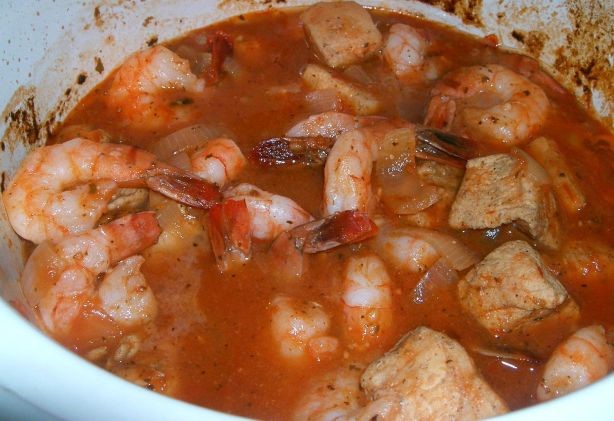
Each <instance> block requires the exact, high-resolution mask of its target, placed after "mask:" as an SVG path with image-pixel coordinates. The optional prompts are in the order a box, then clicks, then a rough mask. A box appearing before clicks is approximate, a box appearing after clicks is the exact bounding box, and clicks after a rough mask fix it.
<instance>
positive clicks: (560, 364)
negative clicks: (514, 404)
mask: <svg viewBox="0 0 614 421" xmlns="http://www.w3.org/2000/svg"><path fill="white" fill-rule="evenodd" d="M612 368H614V346H612V345H611V344H609V343H608V340H607V338H606V334H605V329H604V328H603V327H602V326H598V325H593V326H588V327H585V328H582V329H580V330H578V331H577V332H576V333H574V334H573V335H571V336H570V337H569V338H568V339H567V340H565V341H564V342H563V343H561V344H560V345H559V346H558V347H557V348H556V349H555V350H554V352H553V353H552V355H551V356H550V359H549V360H548V362H547V363H546V367H545V368H544V374H543V376H542V380H541V382H540V383H539V385H538V387H537V399H539V400H540V401H545V400H548V399H552V398H555V397H557V396H561V395H566V394H568V393H570V392H573V391H574V390H576V389H579V388H581V387H584V386H587V385H589V384H591V383H593V382H595V381H597V380H599V379H600V378H601V377H604V376H605V375H606V374H608V372H609V371H610V370H612Z"/></svg>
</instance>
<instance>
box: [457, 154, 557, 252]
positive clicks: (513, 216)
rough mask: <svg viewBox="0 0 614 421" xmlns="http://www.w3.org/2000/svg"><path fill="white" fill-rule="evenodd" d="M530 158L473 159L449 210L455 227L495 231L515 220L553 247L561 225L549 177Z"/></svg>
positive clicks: (507, 155) (510, 156)
mask: <svg viewBox="0 0 614 421" xmlns="http://www.w3.org/2000/svg"><path fill="white" fill-rule="evenodd" d="M541 171H543V169H542V168H541V167H539V164H537V162H535V161H533V160H532V158H530V157H529V156H528V155H526V154H523V153H521V152H520V153H518V154H517V156H513V155H511V154H498V155H490V156H485V157H480V158H475V159H471V160H469V161H468V162H467V171H466V172H465V176H464V178H463V181H462V184H461V186H460V188H459V190H458V193H457V195H456V199H455V200H454V203H453V204H452V208H451V210H450V217H449V223H450V226H451V227H452V228H457V229H465V228H472V229H484V228H495V227H498V226H500V225H502V224H508V223H511V222H516V223H517V224H518V226H519V228H521V229H522V230H524V231H526V232H527V233H528V234H530V235H531V236H532V237H533V238H535V239H536V240H538V241H539V242H540V243H541V244H543V245H545V246H548V247H551V248H557V247H558V243H559V223H558V216H557V210H556V202H555V199H554V196H553V194H552V191H551V188H550V185H549V184H548V183H549V179H548V178H547V177H548V176H547V175H546V174H543V176H544V177H545V178H544V177H541V176H540V172H541Z"/></svg>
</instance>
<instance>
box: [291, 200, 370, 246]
mask: <svg viewBox="0 0 614 421" xmlns="http://www.w3.org/2000/svg"><path fill="white" fill-rule="evenodd" d="M376 234H377V226H376V225H375V223H374V222H373V221H371V219H370V218H369V216H368V214H366V213H364V212H359V211H357V210H348V211H343V212H337V213H334V214H333V215H330V216H328V217H326V218H323V219H319V220H317V221H313V222H308V223H306V224H304V225H301V226H299V227H296V228H294V229H292V230H291V231H290V235H291V236H292V237H293V238H294V240H295V244H296V246H297V248H298V249H302V251H303V252H305V253H318V252H321V251H326V250H329V249H332V248H335V247H338V246H341V245H345V244H352V243H357V242H359V241H363V240H366V239H368V238H371V237H373V236H375V235H376Z"/></svg>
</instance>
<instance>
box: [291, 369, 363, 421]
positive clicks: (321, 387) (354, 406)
mask: <svg viewBox="0 0 614 421" xmlns="http://www.w3.org/2000/svg"><path fill="white" fill-rule="evenodd" d="M361 374H362V368H361V367H359V366H356V365H349V366H348V367H341V368H339V369H337V370H335V371H331V372H328V373H325V374H324V375H322V376H319V377H317V378H315V379H313V380H312V381H311V382H310V384H309V385H308V386H307V389H306V392H305V394H304V395H303V396H302V397H301V399H300V400H299V402H298V404H297V405H296V407H295V409H294V413H293V417H292V419H294V420H296V421H303V420H314V421H315V420H318V421H324V420H327V421H329V420H331V421H332V420H342V419H350V415H353V414H352V412H353V411H355V410H358V409H359V408H360V404H361V402H362V400H364V396H363V393H362V391H361V390H360V375H361Z"/></svg>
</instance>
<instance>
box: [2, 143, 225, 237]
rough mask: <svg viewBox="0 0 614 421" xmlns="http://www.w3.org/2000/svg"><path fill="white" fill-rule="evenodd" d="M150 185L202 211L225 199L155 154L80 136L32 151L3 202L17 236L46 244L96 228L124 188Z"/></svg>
mask: <svg viewBox="0 0 614 421" xmlns="http://www.w3.org/2000/svg"><path fill="white" fill-rule="evenodd" d="M146 185H147V186H148V187H150V188H151V189H153V190H156V191H158V192H160V193H163V194H165V195H166V196H169V197H171V198H173V199H176V200H178V201H180V202H183V203H185V204H188V205H192V206H197V207H205V208H206V207H210V206H211V205H212V203H213V202H215V201H217V197H218V195H219V193H218V191H217V188H215V187H214V186H213V185H210V184H209V183H206V182H205V181H203V180H200V179H198V178H196V177H195V176H191V175H189V174H188V173H184V172H182V171H180V170H179V169H176V168H173V167H170V166H168V165H166V164H163V163H161V162H159V161H157V160H156V159H155V156H154V155H153V154H151V153H149V152H146V151H144V150H141V149H138V148H135V147H132V146H127V145H119V144H113V143H97V142H93V141H91V140H87V139H80V138H77V139H73V140H70V141H68V142H65V143H60V144H56V145H51V146H45V147H42V148H38V149H36V150H34V151H33V152H31V153H30V154H29V155H28V156H27V157H26V158H25V159H24V161H23V162H22V164H21V167H20V168H19V170H18V171H17V174H16V175H15V177H14V178H13V179H12V180H11V183H10V184H9V186H8V188H7V190H6V191H5V192H4V195H3V199H4V205H5V207H6V211H7V214H8V217H9V221H10V222H11V225H12V226H13V229H14V230H15V231H16V232H17V234H19V235H20V236H22V237H23V238H25V239H27V240H30V241H33V242H35V243H41V242H42V241H44V240H47V239H51V240H55V239H59V238H61V237H63V236H65V235H67V234H74V233H78V232H82V231H85V230H88V229H90V228H93V227H94V225H95V224H96V222H97V221H98V220H99V219H100V216H101V215H102V214H103V213H104V212H105V211H106V210H107V205H108V203H109V202H110V201H111V199H112V197H113V195H114V194H115V193H116V192H117V191H118V188H119V187H144V186H146Z"/></svg>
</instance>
